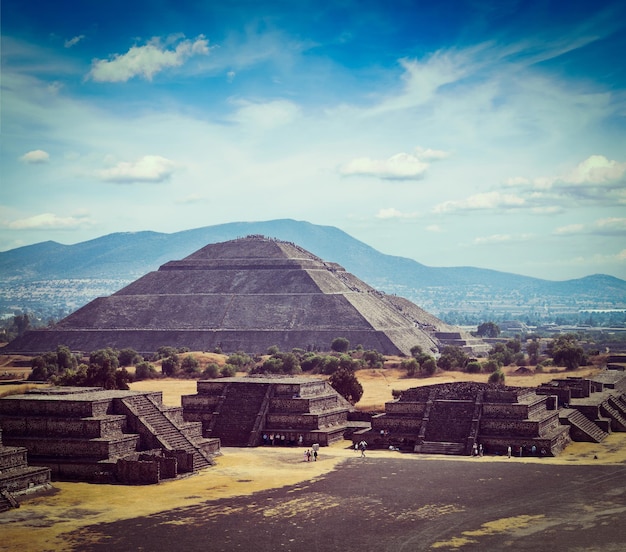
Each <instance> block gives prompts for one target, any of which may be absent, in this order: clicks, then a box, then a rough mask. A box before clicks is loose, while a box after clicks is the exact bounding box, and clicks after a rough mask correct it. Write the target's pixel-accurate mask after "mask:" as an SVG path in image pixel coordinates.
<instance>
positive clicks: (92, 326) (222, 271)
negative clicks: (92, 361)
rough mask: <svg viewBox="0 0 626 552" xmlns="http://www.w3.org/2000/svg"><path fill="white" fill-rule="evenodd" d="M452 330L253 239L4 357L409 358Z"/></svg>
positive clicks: (154, 275) (14, 347)
mask: <svg viewBox="0 0 626 552" xmlns="http://www.w3.org/2000/svg"><path fill="white" fill-rule="evenodd" d="M454 330H455V329H454V328H452V327H450V326H447V325H446V324H444V323H443V322H442V321H440V320H438V319H437V318H436V317H434V316H433V315H431V314H429V313H427V312H426V311H424V310H422V309H420V308H419V307H418V306H417V305H415V304H413V303H411V302H410V301H407V300H406V299H401V298H398V297H396V296H389V295H385V294H384V293H381V292H379V291H377V290H375V289H374V288H372V287H370V286H369V285H367V284H366V283H365V282H363V281H361V280H360V279H358V278H357V277H355V276H354V275H352V274H350V273H348V272H346V270H345V269H344V268H343V267H341V266H340V265H338V264H336V263H332V262H326V261H323V260H322V259H320V258H318V257H316V256H315V255H313V254H311V253H309V252H308V251H306V250H304V249H303V248H301V247H299V246H298V245H296V244H294V243H291V242H285V241H279V240H276V239H271V238H266V237H263V236H257V235H255V236H247V237H245V238H240V239H236V240H230V241H227V242H222V243H216V244H210V245H207V246H205V247H203V248H202V249H199V250H198V251H196V252H195V253H192V254H191V255H189V256H188V257H185V258H184V259H182V260H179V261H170V262H168V263H166V264H164V265H162V266H161V267H160V268H159V269H158V270H157V271H154V272H150V273H148V274H146V275H145V276H143V277H141V278H139V279H138V280H136V281H135V282H133V283H131V284H129V285H128V286H126V287H125V288H123V289H121V290H119V291H118V292H116V293H114V294H113V295H111V296H109V297H100V298H97V299H95V300H93V301H91V302H90V303H88V304H87V305H85V306H84V307H82V308H80V309H79V310H77V311H76V312H74V313H72V314H71V315H69V316H67V317H66V318H64V319H63V320H61V321H60V322H59V323H58V324H56V325H55V326H52V327H51V328H47V329H42V330H31V331H29V332H27V333H26V334H24V335H23V336H21V337H19V338H17V339H16V340H14V341H13V342H11V343H10V344H9V345H7V346H6V347H5V350H4V351H3V352H22V353H41V352H45V351H51V350H55V349H56V347H57V346H58V345H66V346H68V347H69V348H70V349H72V350H76V351H84V352H89V351H94V350H96V349H101V348H105V347H114V348H117V349H122V348H133V349H135V350H136V351H138V352H141V353H150V352H154V351H156V350H157V349H158V348H159V347H161V346H172V347H188V348H189V349H190V350H199V351H210V350H214V349H215V348H216V347H220V348H221V349H222V350H223V351H224V352H234V351H245V352H248V353H263V352H265V351H266V350H267V348H268V347H270V346H273V345H277V346H278V347H279V348H280V350H282V351H289V350H291V349H293V348H296V347H297V348H302V349H307V350H329V348H330V344H331V342H332V340H333V339H335V338H337V337H343V338H346V339H348V340H349V341H350V344H351V346H353V347H356V346H357V345H359V344H360V345H362V346H363V347H364V348H365V349H375V350H377V351H379V352H381V353H383V354H398V353H404V354H408V353H409V351H410V349H411V347H413V346H414V345H419V346H421V347H422V350H424V351H425V352H430V353H435V352H436V351H437V350H438V348H439V346H440V342H439V341H438V339H437V338H436V337H435V334H436V333H437V332H439V333H442V332H450V331H454ZM457 331H458V330H457Z"/></svg>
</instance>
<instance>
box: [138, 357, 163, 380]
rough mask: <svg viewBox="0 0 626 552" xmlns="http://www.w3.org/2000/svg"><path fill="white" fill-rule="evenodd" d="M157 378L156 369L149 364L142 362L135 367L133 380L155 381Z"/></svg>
mask: <svg viewBox="0 0 626 552" xmlns="http://www.w3.org/2000/svg"><path fill="white" fill-rule="evenodd" d="M158 377H159V373H158V372H157V370H156V368H155V367H154V366H153V365H152V364H150V363H149V362H146V361H143V362H140V363H139V364H137V366H136V367H135V380H145V379H155V378H158Z"/></svg>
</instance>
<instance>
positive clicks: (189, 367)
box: [180, 355, 200, 376]
mask: <svg viewBox="0 0 626 552" xmlns="http://www.w3.org/2000/svg"><path fill="white" fill-rule="evenodd" d="M180 368H181V370H182V371H183V372H184V373H185V374H187V375H191V376H192V375H194V374H199V373H200V363H199V362H198V359H197V358H196V357H193V356H191V355H187V356H186V357H185V358H183V361H182V362H181V363H180Z"/></svg>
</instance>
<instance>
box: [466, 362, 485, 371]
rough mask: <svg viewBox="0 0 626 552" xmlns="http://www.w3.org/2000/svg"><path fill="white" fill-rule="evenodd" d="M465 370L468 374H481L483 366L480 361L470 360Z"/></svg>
mask: <svg viewBox="0 0 626 552" xmlns="http://www.w3.org/2000/svg"><path fill="white" fill-rule="evenodd" d="M465 371H466V372H467V373H468V374H480V372H481V371H482V366H481V365H480V362H476V361H474V362H470V363H468V365H467V366H466V367H465Z"/></svg>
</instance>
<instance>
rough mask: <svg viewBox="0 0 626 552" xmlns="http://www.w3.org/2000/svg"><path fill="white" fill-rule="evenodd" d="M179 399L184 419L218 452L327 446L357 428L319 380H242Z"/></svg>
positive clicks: (347, 407)
mask: <svg viewBox="0 0 626 552" xmlns="http://www.w3.org/2000/svg"><path fill="white" fill-rule="evenodd" d="M197 391H198V392H197V394H196V395H185V396H183V397H182V407H183V415H184V419H185V420H187V421H194V422H201V423H202V428H203V435H204V436H205V437H207V438H209V437H217V438H219V439H220V440H221V443H222V444H223V445H224V446H239V447H241V446H257V445H262V444H285V445H287V444H302V445H305V446H306V445H309V446H310V445H312V444H314V443H318V444H319V445H320V446H325V445H329V444H331V443H333V442H335V441H339V440H341V439H344V438H346V437H348V436H349V435H351V433H352V432H353V431H354V430H355V429H357V428H359V427H362V424H359V423H358V422H352V421H350V413H351V412H352V411H354V408H353V406H352V405H351V404H350V403H349V402H348V401H346V400H345V399H344V398H343V397H342V396H341V395H339V394H338V393H337V392H336V391H335V390H334V389H333V388H332V387H331V386H330V385H329V384H328V383H327V382H325V381H324V380H313V379H311V378H297V377H293V378H289V377H281V378H268V377H262V378H257V377H244V378H221V379H215V380H206V381H199V382H198V384H197Z"/></svg>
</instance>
